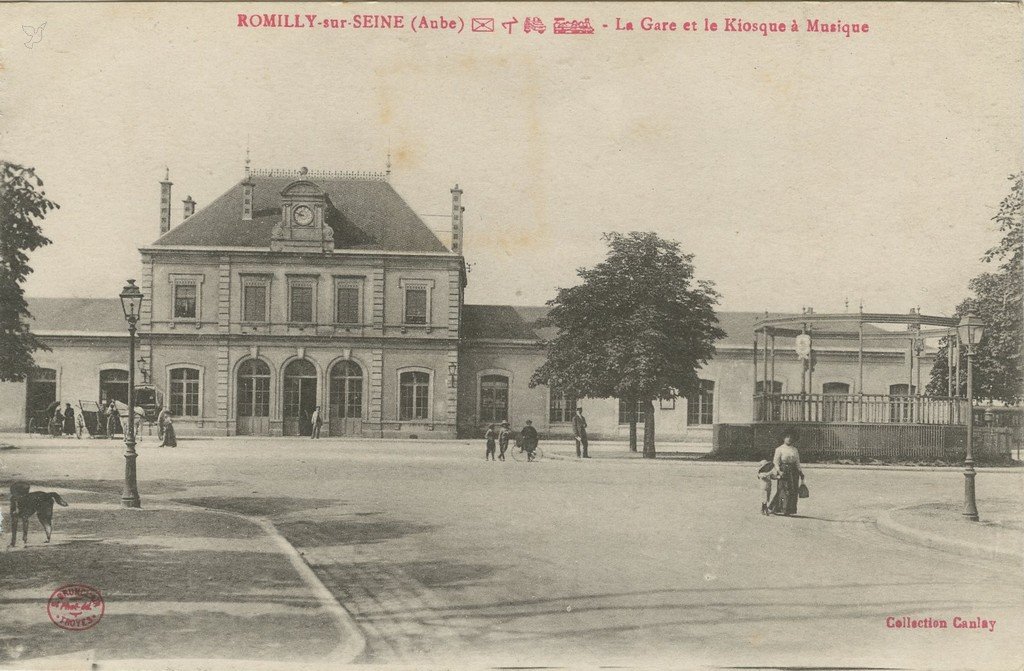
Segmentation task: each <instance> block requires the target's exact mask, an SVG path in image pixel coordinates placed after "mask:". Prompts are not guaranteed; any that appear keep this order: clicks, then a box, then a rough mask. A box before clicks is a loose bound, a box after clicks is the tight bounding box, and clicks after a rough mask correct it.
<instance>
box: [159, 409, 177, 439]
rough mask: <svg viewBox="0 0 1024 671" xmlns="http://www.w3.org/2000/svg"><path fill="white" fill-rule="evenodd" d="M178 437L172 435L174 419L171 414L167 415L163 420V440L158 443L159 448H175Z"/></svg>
mask: <svg viewBox="0 0 1024 671" xmlns="http://www.w3.org/2000/svg"><path fill="white" fill-rule="evenodd" d="M177 446H178V437H177V436H176V435H175V434H174V419H173V416H172V415H171V413H169V412H168V413H167V416H166V417H165V418H164V439H163V440H162V441H161V442H160V447H177Z"/></svg>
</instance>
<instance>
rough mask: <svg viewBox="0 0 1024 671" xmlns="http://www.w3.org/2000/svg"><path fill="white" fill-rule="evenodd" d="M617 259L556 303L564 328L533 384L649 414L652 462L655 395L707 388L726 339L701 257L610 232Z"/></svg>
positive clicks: (650, 237) (646, 236)
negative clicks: (701, 276)
mask: <svg viewBox="0 0 1024 671" xmlns="http://www.w3.org/2000/svg"><path fill="white" fill-rule="evenodd" d="M603 237H604V239H605V240H606V241H607V243H608V247H609V250H608V255H607V257H606V258H605V260H604V261H602V262H601V263H599V264H597V265H596V266H595V267H594V268H590V269H586V268H581V269H579V270H578V271H577V273H578V275H579V276H580V278H581V279H582V280H583V283H582V284H579V285H577V286H574V287H570V288H568V289H559V290H558V295H557V296H556V297H555V298H554V299H552V300H550V301H548V305H549V306H550V307H551V310H550V312H549V313H548V315H547V317H546V318H545V319H544V320H543V321H544V323H546V324H547V325H550V326H554V327H556V328H557V330H558V332H557V335H556V336H555V337H554V338H553V339H552V340H551V341H549V342H547V343H546V347H547V360H546V361H545V363H544V364H543V365H542V366H541V367H540V368H539V369H537V371H536V372H535V373H534V375H533V378H532V379H531V381H530V384H531V385H538V384H545V385H549V386H554V387H557V388H558V389H560V390H562V391H564V392H565V393H566V394H568V395H570V396H573V397H576V398H583V397H590V398H612V397H614V398H620V399H626V400H627V402H629V403H632V404H634V405H632V406H631V407H635V404H636V403H639V404H640V407H641V408H643V409H644V410H645V412H644V456H645V457H648V458H653V457H654V455H655V447H654V404H653V401H654V399H656V398H664V399H669V398H674V397H676V396H677V395H679V396H685V395H689V394H693V393H695V392H696V391H697V390H698V385H699V381H698V377H697V369H698V368H700V367H701V366H703V365H704V364H706V363H707V362H708V361H709V360H710V359H711V357H712V356H714V353H715V347H714V343H715V341H716V340H718V339H720V338H722V337H724V336H725V332H724V331H722V329H720V328H719V327H718V318H717V317H716V316H715V311H714V306H715V305H716V304H717V303H718V299H719V295H718V293H717V292H716V291H715V289H714V285H713V284H712V283H711V282H709V281H707V280H696V279H694V276H693V271H694V267H693V255H692V254H684V253H682V252H681V251H680V249H679V244H678V243H676V242H671V241H668V240H663V239H661V238H660V237H658V236H657V235H656V234H654V233H640V232H634V233H629V234H622V233H607V234H605V235H604V236H603Z"/></svg>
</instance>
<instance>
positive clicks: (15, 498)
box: [11, 482, 68, 547]
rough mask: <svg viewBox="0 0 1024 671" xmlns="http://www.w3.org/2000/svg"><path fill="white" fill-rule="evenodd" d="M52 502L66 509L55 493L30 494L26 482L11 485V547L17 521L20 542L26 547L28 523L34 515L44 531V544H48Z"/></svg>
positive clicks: (63, 502)
mask: <svg viewBox="0 0 1024 671" xmlns="http://www.w3.org/2000/svg"><path fill="white" fill-rule="evenodd" d="M54 502H56V503H58V504H60V505H62V506H64V507H65V508H66V507H67V505H68V504H67V503H66V502H65V501H64V499H62V498H61V497H60V494H58V493H57V492H31V493H29V485H28V483H27V482H15V483H14V484H12V485H11V547H14V544H15V543H16V542H17V540H18V519H19V518H20V519H21V540H22V543H23V544H24V546H25V547H28V521H29V520H30V519H31V518H32V516H33V515H35V516H36V517H37V518H38V519H39V522H40V523H41V524H42V525H43V530H44V531H46V542H47V543H49V542H50V534H52V533H53V504H54Z"/></svg>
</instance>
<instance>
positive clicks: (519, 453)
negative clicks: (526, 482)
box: [509, 447, 544, 461]
mask: <svg viewBox="0 0 1024 671" xmlns="http://www.w3.org/2000/svg"><path fill="white" fill-rule="evenodd" d="M509 452H511V453H512V458H513V459H515V460H516V461H540V460H541V459H542V458H543V457H544V452H543V451H541V449H540V448H539V447H535V448H534V449H533V458H532V459H530V457H529V455H528V454H527V453H526V450H521V449H519V448H518V447H510V448H509Z"/></svg>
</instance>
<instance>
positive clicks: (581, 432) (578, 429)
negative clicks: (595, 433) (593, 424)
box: [572, 408, 590, 459]
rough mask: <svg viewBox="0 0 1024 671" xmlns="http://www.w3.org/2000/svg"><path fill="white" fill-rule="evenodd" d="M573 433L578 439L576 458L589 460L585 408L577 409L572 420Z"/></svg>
mask: <svg viewBox="0 0 1024 671" xmlns="http://www.w3.org/2000/svg"><path fill="white" fill-rule="evenodd" d="M572 433H573V435H574V436H575V437H576V458H577V459H580V458H583V459H589V458H590V455H589V454H587V419H586V417H584V416H583V408H576V415H575V416H574V417H573V418H572Z"/></svg>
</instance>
